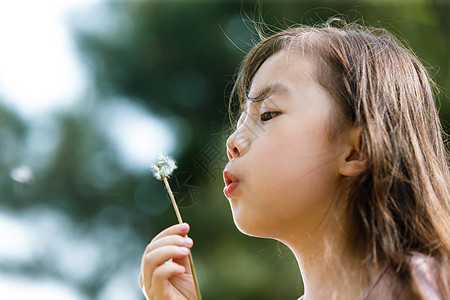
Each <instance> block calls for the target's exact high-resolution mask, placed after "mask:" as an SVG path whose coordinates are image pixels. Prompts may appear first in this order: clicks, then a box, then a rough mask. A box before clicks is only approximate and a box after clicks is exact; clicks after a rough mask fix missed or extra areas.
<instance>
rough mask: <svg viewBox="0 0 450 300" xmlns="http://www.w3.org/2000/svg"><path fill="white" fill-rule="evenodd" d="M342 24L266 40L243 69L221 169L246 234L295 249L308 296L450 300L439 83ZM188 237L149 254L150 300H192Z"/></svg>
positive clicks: (156, 244) (406, 56)
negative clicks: (436, 103)
mask: <svg viewBox="0 0 450 300" xmlns="http://www.w3.org/2000/svg"><path fill="white" fill-rule="evenodd" d="M335 23H336V22H334V20H331V21H329V22H327V23H326V24H325V25H324V26H322V27H295V28H290V29H287V30H284V31H282V32H279V33H276V34H274V35H272V36H270V37H268V38H262V40H261V42H259V43H258V44H257V45H256V46H255V47H254V48H253V49H252V50H251V51H250V52H249V53H248V54H247V55H246V57H245V59H244V61H243V63H242V65H241V67H240V69H239V73H238V77H237V80H236V83H235V87H234V89H233V94H235V95H237V98H238V99H239V101H240V105H241V108H242V113H241V115H240V118H239V121H238V123H237V127H236V130H235V132H234V133H233V134H232V135H231V136H230V137H229V138H228V140H227V150H228V151H227V153H228V158H229V163H228V164H227V166H226V169H225V171H224V181H225V189H224V193H225V195H226V197H227V198H228V200H229V201H230V204H231V209H232V212H233V218H234V221H235V224H236V226H237V227H238V228H239V229H240V230H241V231H242V232H243V233H245V234H248V235H251V236H258V237H264V238H272V239H277V240H279V241H281V242H283V243H284V244H286V245H287V246H288V247H289V248H290V249H291V250H292V251H293V253H294V254H295V256H296V258H297V261H298V264H299V268H300V271H301V274H302V278H303V280H304V287H305V295H304V296H303V297H301V299H304V300H311V299H442V300H444V299H450V292H449V286H450V283H449V275H448V274H449V253H450V240H449V238H450V210H449V209H450V207H449V206H450V205H449V199H450V184H449V183H450V175H449V165H448V156H447V153H446V150H445V146H444V143H443V138H442V134H443V131H442V129H441V126H440V123H439V119H438V115H437V112H436V109H435V106H434V100H433V92H432V88H431V85H430V78H429V77H428V75H427V72H426V70H425V68H424V67H423V66H422V64H421V63H420V62H419V60H418V59H417V58H416V57H415V56H414V55H413V54H412V53H411V52H410V51H408V50H406V49H405V48H404V47H402V46H401V45H400V44H399V43H398V42H397V41H396V40H395V39H394V38H393V37H392V36H391V35H390V34H388V33H387V32H386V31H384V30H381V29H371V30H368V29H365V28H362V27H360V26H357V25H346V24H342V25H341V26H339V27H337V26H335V25H334V24H335ZM341 23H342V22H341ZM188 231H189V227H188V225H187V224H182V225H175V226H172V227H170V228H168V229H166V230H164V231H162V232H161V233H160V234H159V235H158V236H156V237H155V238H154V239H153V240H152V242H151V243H150V244H149V245H148V246H147V248H146V250H145V253H144V257H143V260H142V261H143V263H142V270H141V276H140V285H141V288H142V290H143V292H144V294H145V295H146V297H147V299H195V291H194V287H193V283H192V277H191V273H190V270H189V264H188V263H187V256H188V253H189V249H190V248H191V247H192V245H193V242H192V240H191V239H190V238H188V237H187V236H186V235H187V233H188ZM169 259H172V261H170V262H168V261H169ZM224 296H225V295H224Z"/></svg>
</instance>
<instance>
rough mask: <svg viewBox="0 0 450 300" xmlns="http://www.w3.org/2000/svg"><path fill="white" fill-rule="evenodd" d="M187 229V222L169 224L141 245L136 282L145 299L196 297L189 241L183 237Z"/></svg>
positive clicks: (190, 241) (164, 299)
mask: <svg viewBox="0 0 450 300" xmlns="http://www.w3.org/2000/svg"><path fill="white" fill-rule="evenodd" d="M188 232H189V225H188V224H177V225H174V226H171V227H169V228H167V229H165V230H163V231H162V232H161V233H159V234H158V235H157V236H156V237H155V238H154V239H153V240H152V241H151V242H150V244H148V246H147V248H145V252H144V255H143V257H142V265H141V274H140V275H139V284H140V286H141V289H142V292H143V293H144V295H145V297H146V299H148V300H166V299H168V300H175V299H188V300H193V299H196V298H197V297H196V294H195V286H194V280H193V279H192V273H191V269H190V267H189V257H188V256H189V251H190V248H191V247H192V245H193V241H192V240H191V239H190V238H188V237H187V236H186V235H187V233H188ZM170 260H171V261H170Z"/></svg>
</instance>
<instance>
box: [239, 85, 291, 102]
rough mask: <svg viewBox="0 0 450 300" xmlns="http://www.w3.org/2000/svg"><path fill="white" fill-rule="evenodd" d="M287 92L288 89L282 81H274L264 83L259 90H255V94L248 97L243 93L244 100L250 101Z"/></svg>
mask: <svg viewBox="0 0 450 300" xmlns="http://www.w3.org/2000/svg"><path fill="white" fill-rule="evenodd" d="M288 92H289V89H288V88H287V87H286V86H285V85H283V84H282V83H279V82H275V83H271V84H269V85H266V86H265V87H263V88H262V89H260V90H257V91H256V92H255V94H256V96H254V97H250V96H249V95H248V94H246V95H245V100H247V101H250V102H261V101H264V100H266V99H267V98H269V97H270V96H271V95H273V94H286V93H288Z"/></svg>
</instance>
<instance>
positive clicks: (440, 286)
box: [408, 252, 449, 299]
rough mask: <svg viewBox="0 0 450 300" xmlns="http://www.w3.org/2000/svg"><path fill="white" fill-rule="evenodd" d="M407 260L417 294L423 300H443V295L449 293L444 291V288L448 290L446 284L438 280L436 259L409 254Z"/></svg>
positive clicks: (418, 254) (414, 253)
mask: <svg viewBox="0 0 450 300" xmlns="http://www.w3.org/2000/svg"><path fill="white" fill-rule="evenodd" d="M408 258H409V259H408V263H409V265H410V268H411V275H412V279H413V283H414V285H415V287H416V288H417V289H418V291H419V293H420V294H421V295H423V296H424V298H425V299H444V298H443V297H444V295H443V294H445V295H448V293H449V291H448V290H447V291H446V290H445V288H446V287H447V289H448V283H447V284H445V282H442V278H441V279H440V278H439V275H438V270H439V266H438V262H437V261H436V259H434V258H433V257H431V256H427V255H425V254H422V253H419V252H413V253H411V255H410V256H409V257H408ZM447 267H449V266H447ZM447 270H448V269H447ZM447 276H448V272H447ZM444 280H445V279H444ZM447 280H448V277H447Z"/></svg>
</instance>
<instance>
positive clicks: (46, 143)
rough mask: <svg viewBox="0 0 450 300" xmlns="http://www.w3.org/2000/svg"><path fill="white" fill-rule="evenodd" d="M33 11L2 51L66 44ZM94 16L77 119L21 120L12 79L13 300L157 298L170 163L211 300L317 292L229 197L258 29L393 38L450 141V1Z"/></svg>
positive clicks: (80, 13) (169, 8)
mask: <svg viewBox="0 0 450 300" xmlns="http://www.w3.org/2000/svg"><path fill="white" fill-rule="evenodd" d="M19 2H20V3H22V4H23V6H21V7H19V9H16V10H15V13H20V14H19V15H17V19H19V21H20V22H23V23H24V24H27V25H26V26H27V27H26V28H27V30H26V31H25V36H23V32H20V33H19V32H17V31H16V30H15V28H14V27H10V28H7V29H5V30H3V31H0V41H1V42H2V43H5V41H6V39H4V36H2V34H3V35H5V34H9V35H12V36H14V35H15V34H17V37H18V38H19V35H20V38H25V39H32V42H33V43H36V44H35V45H36V46H37V45H39V44H40V43H51V41H46V40H45V39H39V33H37V37H36V36H35V35H34V34H35V33H33V27H34V26H35V25H36V24H33V23H27V22H28V21H29V19H27V18H26V17H24V16H23V15H22V14H21V12H22V10H21V9H23V11H27V10H29V9H30V8H29V7H27V5H26V1H19ZM44 2H45V1H44ZM85 2H86V3H84V4H83V5H78V6H77V8H76V9H73V10H71V12H70V13H68V14H66V15H65V18H64V21H63V23H64V24H65V26H66V28H68V30H69V33H70V38H71V41H72V43H73V45H74V49H75V51H76V53H77V55H78V56H77V57H78V62H79V64H80V65H81V66H82V69H83V74H84V75H83V76H84V82H86V83H87V84H85V85H84V86H83V89H82V92H81V93H80V94H79V96H77V97H76V99H74V100H71V101H72V102H70V103H71V104H70V105H69V106H67V107H65V108H64V109H59V110H55V111H51V112H50V113H49V112H46V113H35V114H31V117H30V114H28V115H27V114H23V113H21V112H20V110H17V109H16V108H15V107H16V106H14V103H16V102H17V101H18V100H17V101H16V100H15V99H13V98H14V97H12V96H8V93H5V92H4V91H3V90H2V84H1V80H0V166H1V172H0V189H1V194H0V195H1V200H0V212H1V213H0V230H1V232H2V233H1V235H2V237H0V242H1V243H0V295H2V291H3V295H6V292H7V291H8V292H9V293H12V292H11V289H16V294H11V295H16V296H14V297H16V299H24V298H18V297H25V296H23V295H28V294H26V292H25V290H29V291H28V292H29V293H30V295H34V299H41V298H39V297H42V299H53V298H51V297H50V296H49V295H50V294H52V295H53V294H55V293H56V294H57V293H58V291H59V293H60V294H59V295H67V296H65V298H64V299H99V300H101V299H109V300H115V299H117V300H118V299H124V300H126V299H130V300H133V299H143V296H142V295H141V292H140V290H139V286H138V283H137V278H138V274H139V268H140V260H141V255H142V252H143V250H144V248H145V246H146V244H147V243H148V242H149V241H150V240H151V238H152V237H153V236H154V235H155V234H157V233H158V232H159V231H160V230H162V229H164V228H165V227H167V226H169V225H172V224H174V223H176V218H175V215H174V213H173V210H172V208H171V207H170V202H169V200H168V197H167V195H166V192H165V190H164V187H163V184H162V183H161V182H160V181H157V180H156V179H154V178H153V176H152V174H151V170H150V167H149V165H150V163H151V162H152V161H155V160H156V158H157V156H156V154H157V153H158V152H160V151H164V152H166V153H167V154H170V155H173V156H174V157H175V159H176V160H177V161H178V165H179V167H178V169H177V170H176V171H175V174H174V176H173V177H172V178H171V185H172V188H173V189H174V192H175V195H176V197H177V200H178V202H179V205H180V208H181V213H182V215H183V218H184V220H185V221H186V222H188V223H190V224H191V228H192V229H191V234H190V236H191V237H192V238H193V239H194V241H195V246H194V248H193V255H194V259H195V263H196V268H197V274H198V277H199V281H200V286H201V290H202V294H203V296H204V299H297V298H298V297H299V296H300V295H301V294H302V292H303V289H302V284H301V278H300V275H299V273H298V267H297V264H296V262H295V259H294V258H293V256H292V254H291V253H290V252H289V250H288V249H287V248H286V247H284V246H283V245H281V244H280V243H277V242H275V241H270V240H262V239H256V238H250V237H247V236H244V235H242V234H241V233H239V232H238V230H237V229H236V228H235V226H234V224H233V220H232V216H231V212H230V209H229V205H228V202H227V200H226V198H225V197H224V196H223V194H222V189H223V181H222V175H221V172H222V169H223V167H224V165H225V164H226V161H227V159H226V153H225V146H224V142H225V140H226V136H227V134H228V133H229V132H230V128H231V127H230V124H229V121H228V116H227V101H228V100H227V96H228V94H229V92H230V90H231V86H232V82H233V75H234V73H235V71H236V68H237V66H238V64H239V62H240V60H241V59H242V57H243V55H244V52H245V51H248V49H249V48H250V47H251V45H252V44H253V43H254V42H255V41H256V36H255V34H254V30H253V29H252V27H251V26H252V25H251V22H250V21H249V18H250V19H254V20H256V19H258V18H259V16H262V17H263V19H264V20H265V22H266V23H267V24H270V25H272V26H274V27H277V28H284V27H286V26H289V25H292V24H294V23H302V24H309V25H312V24H316V23H319V22H322V21H325V20H327V19H328V18H329V17H331V16H336V15H343V16H344V17H345V19H347V20H350V21H357V22H358V23H365V24H366V25H371V26H383V27H386V28H387V29H389V30H390V31H391V32H393V33H394V34H395V35H396V36H397V37H398V38H399V39H400V40H402V41H404V42H405V43H406V42H407V43H408V45H410V47H411V48H412V49H413V50H414V52H415V53H417V55H418V56H419V57H420V58H421V60H422V61H423V63H424V64H425V66H427V68H428V69H429V71H430V74H431V75H432V77H433V79H434V80H435V81H436V83H437V85H438V87H439V89H440V94H439V106H440V115H441V119H442V122H443V124H444V126H445V127H446V128H447V132H448V128H449V127H450V126H449V122H450V100H449V91H450V72H449V68H450V61H449V58H448V52H449V44H450V34H449V32H450V18H449V15H450V5H449V2H448V1H431V0H429V1H427V0H416V1H398V0H392V1H376V0H373V1H369V0H367V1H331V0H330V1H294V0H291V1H267V0H263V1H259V5H257V3H256V2H255V1H206V0H205V1H188V0H185V1H181V0H179V1H169V0H166V1H150V0H149V1H144V0H140V1H131V0H130V1H110V0H104V1H100V0H99V1H85ZM55 5H56V4H55ZM5 7H6V6H5ZM5 7H4V8H5ZM6 8H7V7H6ZM36 8H37V9H36V10H35V11H33V10H32V11H31V13H32V14H33V13H36V14H37V13H39V9H38V6H36ZM3 13H5V10H3ZM6 13H7V12H6ZM13 17H14V18H15V17H16V16H13ZM4 46H5V45H4ZM21 51H24V49H21V50H20V51H19V49H17V53H14V52H13V54H9V55H8V57H6V59H5V55H6V54H5V53H3V54H2V52H4V51H2V50H1V48H0V57H1V56H3V57H4V58H3V60H1V59H0V68H2V65H1V62H2V61H3V62H6V61H8V60H12V61H14V63H15V64H16V66H17V67H19V66H21V64H26V61H24V60H22V59H21V56H20V55H21ZM25 51H27V52H28V51H29V52H33V51H36V50H35V49H34V48H33V47H30V48H28V49H25ZM46 64H47V62H45V64H44V67H43V68H42V70H39V72H40V74H42V76H44V75H45V74H46V69H45V65H46ZM48 64H49V65H50V64H51V61H49V62H48ZM25 70H26V69H25ZM25 75H26V74H25V73H24V74H23V76H25ZM59 76H60V78H61V80H63V78H64V76H65V74H59ZM25 77H26V76H25ZM37 77H39V76H37ZM0 79H1V78H0ZM35 80H38V78H35ZM59 84H60V83H59V81H58V80H56V81H54V82H51V83H49V86H50V88H51V87H54V88H57V87H58V85H59ZM17 88H18V89H23V90H27V89H28V86H27V83H26V82H24V83H23V85H21V86H19V87H17ZM67 98H73V95H67ZM63 100H64V99H61V101H63ZM11 103H13V104H11ZM146 151H148V155H146ZM299 217H301V216H299ZM2 282H3V283H2ZM55 291H56V292H55ZM56 294H55V295H56ZM41 295H47V296H41ZM11 297H12V296H11ZM55 297H56V296H55ZM1 298H2V299H6V298H4V297H1ZM59 298H60V299H62V298H61V296H60V297H59ZM11 299H14V298H11ZM55 299H57V298H55Z"/></svg>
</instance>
